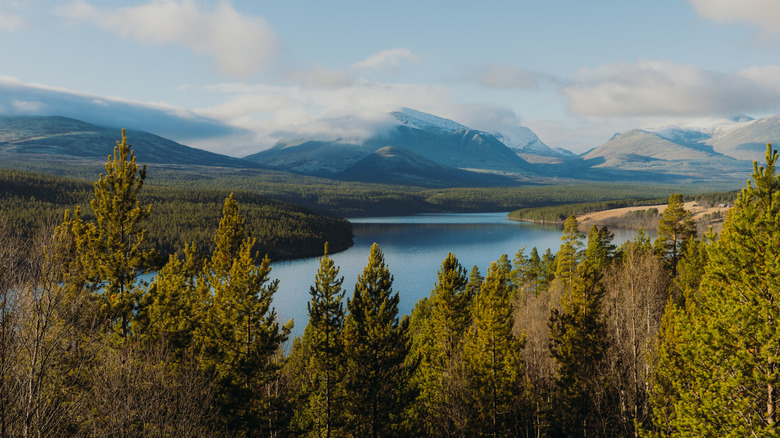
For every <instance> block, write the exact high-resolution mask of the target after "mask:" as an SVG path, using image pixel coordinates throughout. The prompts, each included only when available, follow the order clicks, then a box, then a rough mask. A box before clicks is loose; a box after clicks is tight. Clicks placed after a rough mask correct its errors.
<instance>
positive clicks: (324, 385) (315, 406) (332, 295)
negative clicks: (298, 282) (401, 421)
mask: <svg viewBox="0 0 780 438" xmlns="http://www.w3.org/2000/svg"><path fill="white" fill-rule="evenodd" d="M338 275H339V268H338V267H336V266H335V265H334V263H333V259H331V258H330V257H328V244H327V243H326V244H325V254H324V255H323V256H322V257H320V268H319V270H317V275H316V276H315V278H314V286H312V287H311V288H310V289H309V293H310V294H311V301H310V302H309V305H308V307H309V324H308V326H307V327H306V333H307V336H306V337H305V338H304V343H306V344H308V345H307V350H308V353H309V355H310V360H309V366H308V367H307V368H308V370H307V371H308V373H309V374H311V375H312V378H313V381H314V388H313V391H312V393H311V395H310V396H309V406H310V408H311V409H312V411H313V414H314V415H313V416H314V417H315V419H316V424H317V435H318V436H322V432H323V431H324V434H325V436H326V437H328V438H329V437H330V436H331V431H332V430H334V426H335V425H336V419H337V418H338V417H339V414H340V409H339V408H340V404H339V403H338V400H337V397H336V395H337V388H338V387H339V383H340V381H341V378H342V373H343V367H342V360H343V342H342V331H343V329H344V305H343V303H342V299H343V297H344V293H345V291H344V290H342V289H341V284H342V283H343V282H344V277H340V278H339V277H338Z"/></svg>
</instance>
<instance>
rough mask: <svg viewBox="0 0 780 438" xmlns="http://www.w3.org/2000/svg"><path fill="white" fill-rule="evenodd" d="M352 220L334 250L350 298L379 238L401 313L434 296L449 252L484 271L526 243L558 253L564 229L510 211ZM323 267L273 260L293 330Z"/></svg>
mask: <svg viewBox="0 0 780 438" xmlns="http://www.w3.org/2000/svg"><path fill="white" fill-rule="evenodd" d="M352 223H353V232H354V234H355V245H354V246H352V247H351V248H349V249H348V250H346V251H344V252H341V253H338V254H334V255H332V258H333V260H334V262H335V263H336V266H339V267H340V275H343V276H344V285H343V287H344V289H346V290H347V293H346V297H351V295H352V290H353V288H354V285H355V282H356V280H357V276H358V275H359V274H360V272H362V270H363V267H364V266H365V265H366V263H367V262H368V253H369V248H370V247H371V244H372V243H374V242H376V243H378V244H379V248H380V249H381V250H382V252H383V253H384V256H385V263H386V264H387V266H388V267H389V269H390V273H391V274H392V275H393V277H394V282H393V289H394V290H396V291H398V292H399V294H400V298H401V300H400V304H399V308H400V311H401V313H402V314H409V313H410V312H411V309H412V308H413V307H414V304H415V302H417V300H419V299H420V298H422V297H425V296H428V295H430V292H431V289H432V288H433V286H434V283H435V282H436V272H437V271H438V269H439V267H440V265H441V262H442V260H444V258H445V257H446V256H447V253H448V252H452V253H454V254H455V255H456V256H457V257H458V260H459V261H460V263H461V264H462V265H463V266H464V267H466V269H467V270H471V267H472V266H475V265H476V266H477V267H478V268H479V270H480V272H481V273H482V274H483V275H484V274H485V271H486V270H487V267H488V266H489V265H490V263H491V262H492V261H495V260H497V259H498V258H499V257H500V256H501V255H502V254H507V255H508V256H509V257H510V260H511V259H512V258H514V254H515V253H516V252H517V251H518V250H519V249H520V248H522V247H523V246H525V247H526V248H527V251H526V254H528V251H530V249H531V248H532V247H534V246H535V247H537V249H538V250H539V254H540V255H541V254H542V253H543V252H544V251H545V250H546V249H547V248H550V249H551V250H552V251H553V252H556V251H557V249H558V247H559V245H560V242H561V240H560V239H561V230H562V227H561V226H558V225H543V224H534V223H528V222H514V221H509V220H507V219H506V213H479V214H431V215H414V216H403V217H388V218H361V219H355V220H353V221H352ZM615 235H616V236H615V243H616V244H618V245H619V244H621V243H623V242H625V241H626V240H628V239H630V238H633V236H635V235H636V232H634V231H626V230H616V232H615ZM318 267H319V259H318V258H316V257H315V258H309V259H302V260H292V261H285V262H278V263H273V264H272V271H271V276H272V277H274V278H278V279H279V291H278V292H277V294H276V296H275V297H274V306H275V307H276V310H277V312H278V314H279V317H280V319H281V320H282V321H287V320H289V319H290V318H294V319H295V328H294V329H293V334H294V335H300V334H301V333H302V332H303V328H304V327H305V325H306V321H307V319H308V316H307V306H306V305H307V303H308V302H309V297H310V296H309V288H310V287H311V285H313V284H314V275H315V274H316V272H317V268H318ZM345 303H346V302H345Z"/></svg>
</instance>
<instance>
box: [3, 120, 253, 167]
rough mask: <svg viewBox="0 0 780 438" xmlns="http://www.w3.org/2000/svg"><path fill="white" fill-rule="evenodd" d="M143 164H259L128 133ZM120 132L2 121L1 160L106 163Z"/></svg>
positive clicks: (76, 124)
mask: <svg viewBox="0 0 780 438" xmlns="http://www.w3.org/2000/svg"><path fill="white" fill-rule="evenodd" d="M127 135H128V138H129V139H130V143H131V144H132V145H133V150H134V151H135V154H136V157H137V159H138V162H139V163H155V164H176V165H204V166H222V167H234V168H253V167H257V165H256V164H254V163H250V162H247V161H244V160H241V159H238V158H233V157H228V156H226V155H220V154H215V153H213V152H208V151H204V150H201V149H196V148H191V147H188V146H184V145H181V144H179V143H176V142H174V141H171V140H168V139H166V138H163V137H159V136H157V135H154V134H150V133H148V132H144V131H133V130H130V131H128V132H127ZM120 137H121V134H120V129H119V128H108V127H103V126H96V125H92V124H90V123H86V122H82V121H80V120H75V119H70V118H67V117H58V116H2V117H0V157H1V158H2V159H5V160H24V159H35V158H40V159H45V160H63V161H68V160H72V159H74V158H77V159H82V160H99V161H101V162H105V160H106V157H107V156H109V155H111V154H112V153H113V150H114V145H115V144H116V141H117V140H118V139H119V138H120Z"/></svg>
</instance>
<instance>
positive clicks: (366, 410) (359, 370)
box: [344, 243, 409, 437]
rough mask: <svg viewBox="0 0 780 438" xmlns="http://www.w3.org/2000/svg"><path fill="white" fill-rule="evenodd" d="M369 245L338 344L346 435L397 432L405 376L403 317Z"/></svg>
mask: <svg viewBox="0 0 780 438" xmlns="http://www.w3.org/2000/svg"><path fill="white" fill-rule="evenodd" d="M392 285H393V276H392V275H390V270H389V268H388V267H387V265H385V261H384V255H383V254H382V251H381V250H380V249H379V245H377V244H376V243H374V244H373V245H372V246H371V251H370V254H369V257H368V264H367V265H366V267H365V268H363V272H362V273H361V274H360V275H359V276H358V279H357V282H356V284H355V290H354V293H353V295H352V299H350V300H347V309H348V311H349V314H348V315H347V317H346V319H345V323H344V347H345V354H346V359H347V366H348V372H347V379H346V399H347V400H348V404H347V413H348V417H349V418H348V420H349V425H348V429H349V433H351V434H352V435H357V436H370V437H378V436H397V435H400V434H401V432H400V427H401V423H402V418H401V416H402V412H403V411H404V409H405V400H404V395H405V394H404V393H403V392H404V390H405V387H406V381H407V379H408V376H407V374H408V373H407V370H405V369H404V360H405V359H406V355H407V351H408V345H407V342H408V339H407V338H408V327H409V326H408V319H405V320H404V321H401V320H399V318H398V301H399V297H398V293H397V292H393V289H392Z"/></svg>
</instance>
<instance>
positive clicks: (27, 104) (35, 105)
mask: <svg viewBox="0 0 780 438" xmlns="http://www.w3.org/2000/svg"><path fill="white" fill-rule="evenodd" d="M11 106H12V107H13V108H14V110H16V111H18V112H21V113H31V114H40V113H41V112H42V111H44V110H45V109H46V108H47V105H46V104H45V103H43V102H39V101H37V100H18V99H11Z"/></svg>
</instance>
